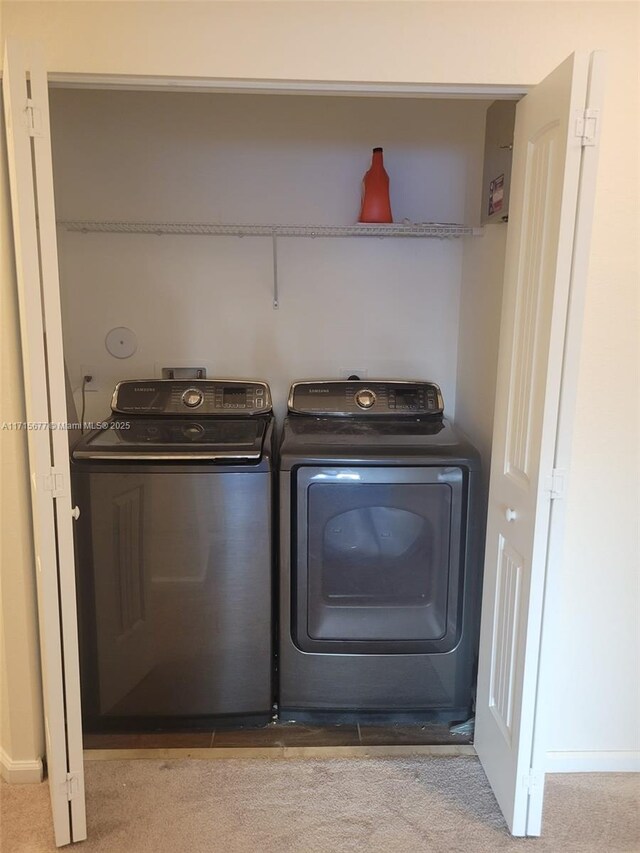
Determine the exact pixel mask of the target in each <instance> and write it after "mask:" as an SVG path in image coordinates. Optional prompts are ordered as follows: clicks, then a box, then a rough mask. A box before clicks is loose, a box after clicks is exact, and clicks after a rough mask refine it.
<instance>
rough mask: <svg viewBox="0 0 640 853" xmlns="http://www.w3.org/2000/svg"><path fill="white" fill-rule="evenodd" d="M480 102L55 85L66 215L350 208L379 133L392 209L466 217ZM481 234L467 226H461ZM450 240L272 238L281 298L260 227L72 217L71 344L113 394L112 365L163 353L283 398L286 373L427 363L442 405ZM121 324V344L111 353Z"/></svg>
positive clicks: (190, 217) (281, 402) (477, 170)
mask: <svg viewBox="0 0 640 853" xmlns="http://www.w3.org/2000/svg"><path fill="white" fill-rule="evenodd" d="M485 111H486V103H484V102H481V101H461V100H460V101H444V100H430V101H427V100H390V99H384V98H366V99H353V98H333V97H298V96H266V95H263V96H253V95H231V94H227V95H219V94H218V95H216V94H205V93H201V94H176V93H149V92H144V93H143V92H135V93H132V92H105V91H97V92H90V91H79V90H62V89H54V90H52V92H51V115H52V137H53V155H54V175H55V183H56V204H57V215H58V218H59V219H62V220H73V219H98V220H114V219H115V220H125V221H131V220H142V221H152V222H153V221H155V222H157V221H160V222H230V223H236V222H241V223H252V222H253V223H259V224H269V223H285V224H286V223H294V224H297V223H306V224H343V223H344V224H349V223H351V222H354V221H356V219H357V216H358V209H359V203H360V185H361V179H362V175H363V173H364V171H366V169H367V168H368V165H369V162H370V157H371V147H372V146H373V145H377V144H380V145H383V146H384V148H385V152H386V155H385V165H386V168H387V170H388V172H389V174H390V176H391V196H392V207H393V210H394V217H395V219H396V221H401V220H402V219H403V218H405V217H407V218H409V219H410V220H412V221H418V222H420V221H445V222H459V221H463V220H465V218H470V217H471V216H472V215H473V218H474V220H475V221H477V220H478V217H479V190H480V180H481V167H482V147H483V134H484V116H485ZM472 239H475V238H466V239H465V241H464V242H466V241H467V240H472ZM462 243H463V241H461V240H455V239H448V240H447V239H444V240H441V239H429V240H406V239H405V240H389V239H385V240H379V239H366V240H363V239H313V240H311V239H300V238H287V239H281V240H280V241H279V246H278V273H279V276H278V277H279V289H280V309H279V310H277V311H274V310H273V309H272V307H271V287H272V257H271V240H270V238H257V239H256V238H242V239H240V238H236V237H228V238H227V237H225V238H220V237H201V236H198V237H193V236H188V237H185V236H163V237H157V236H148V235H111V234H87V235H84V234H78V233H69V232H66V231H65V230H64V229H60V270H61V288H62V294H63V320H64V332H65V353H66V357H67V362H68V366H69V371H70V376H71V381H72V384H73V385H74V387H76V388H77V387H78V386H79V385H80V384H81V376H82V372H81V371H82V366H83V365H84V366H85V369H86V367H87V366H89V367H91V371H92V373H93V374H94V375H97V377H98V381H99V384H100V389H101V390H100V391H99V392H98V393H95V394H93V393H92V394H88V395H87V416H88V417H89V418H98V417H102V416H104V415H105V413H106V412H107V411H108V401H109V397H110V392H111V391H112V389H113V386H114V385H115V383H116V381H118V380H119V379H123V378H142V377H148V376H153V375H157V373H156V368H157V366H160V365H164V366H171V365H184V364H193V365H204V366H206V367H207V368H208V373H209V375H210V376H211V375H218V376H228V377H243V376H244V377H251V376H256V377H261V378H265V379H267V380H268V381H269V382H270V383H271V385H272V388H273V391H274V398H275V400H276V403H277V406H278V409H279V411H283V410H284V408H285V401H286V394H287V391H288V387H289V384H290V383H291V381H292V380H294V379H303V378H311V377H321V376H328V377H338V376H339V375H340V370H341V369H342V368H346V369H354V368H359V367H362V368H365V369H366V370H367V371H368V375H369V377H375V376H379V377H385V378H390V377H394V376H397V377H401V378H402V377H415V378H427V379H433V380H435V381H437V382H439V383H440V384H441V386H442V389H443V394H444V398H445V401H446V403H447V410H448V413H449V414H450V415H452V416H453V414H454V409H455V400H456V394H455V386H456V361H457V345H458V307H459V293H460V281H461V274H462ZM117 325H125V326H129V327H131V328H132V329H133V330H134V331H135V332H136V334H137V336H138V342H139V347H138V351H137V352H136V354H135V356H133V357H132V358H130V359H127V360H120V359H117V358H114V357H112V356H110V355H109V354H108V352H107V351H106V348H105V345H104V338H105V334H106V332H107V331H108V330H109V329H110V328H111V327H112V326H117Z"/></svg>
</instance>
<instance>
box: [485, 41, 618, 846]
mask: <svg viewBox="0 0 640 853" xmlns="http://www.w3.org/2000/svg"><path fill="white" fill-rule="evenodd" d="M601 76H602V56H601V55H600V54H598V53H596V54H593V55H592V56H591V57H589V56H587V55H579V54H574V55H573V56H571V57H569V58H568V59H567V60H566V61H565V62H564V63H563V64H562V65H561V66H560V67H559V68H556V70H555V71H554V72H553V73H552V74H550V75H549V76H548V77H547V78H546V79H545V80H543V81H542V83H540V84H539V85H537V86H536V87H535V88H534V89H533V90H532V91H531V92H530V93H529V94H527V95H526V96H525V97H524V98H523V99H522V100H521V101H520V102H519V103H518V105H517V110H516V125H515V136H514V145H513V170H512V179H511V199H510V211H509V231H508V234H507V251H506V263H505V276H504V296H503V305H502V321H501V331H500V349H499V356H498V381H497V390H496V407H495V420H494V432H493V448H492V460H491V479H490V486H489V512H488V519H487V539H486V551H485V567H484V587H483V600H482V627H481V636H480V661H479V674H478V693H477V701H476V731H475V747H476V751H477V753H478V755H479V757H480V760H481V762H482V764H483V767H484V769H485V772H486V774H487V777H488V779H489V781H490V783H491V786H492V788H493V790H494V793H495V795H496V798H497V800H498V803H499V804H500V808H501V809H502V811H503V813H504V816H505V818H506V820H507V823H508V824H509V828H510V829H511V832H512V833H513V834H514V835H539V834H540V826H541V816H542V798H543V788H544V769H545V758H546V755H545V753H546V748H545V736H544V704H545V674H546V672H547V671H548V667H549V662H550V659H551V657H552V655H545V648H544V636H543V628H544V620H543V615H544V601H545V591H546V590H547V588H548V583H549V578H548V576H547V575H548V573H549V574H551V573H552V572H553V571H554V566H557V556H558V555H559V549H557V548H556V547H554V548H551V547H550V545H551V543H552V539H551V533H552V529H551V525H552V523H553V524H555V525H556V526H557V525H558V523H559V519H558V514H559V512H560V509H559V507H558V505H557V499H558V498H560V497H561V496H562V491H563V486H564V480H565V479H566V476H567V471H566V470H565V469H564V467H563V463H564V460H563V459H561V458H560V456H559V451H560V445H559V443H558V440H559V437H560V435H559V424H561V426H560V429H561V430H564V431H565V432H567V431H569V430H570V421H571V412H569V411H568V410H567V403H568V400H569V399H570V398H571V397H572V394H571V393H570V388H571V386H572V385H573V384H575V380H576V376H575V375H573V374H574V373H575V363H574V360H573V359H572V358H571V357H570V356H571V355H572V353H571V350H573V349H575V347H576V343H577V340H576V337H575V334H573V333H571V335H569V334H568V330H569V326H568V321H570V323H571V328H572V329H574V330H575V327H576V322H577V320H578V318H577V316H576V314H577V313H578V311H579V309H580V306H581V304H582V299H581V293H582V292H583V290H584V278H585V271H586V259H587V257H588V242H589V241H588V236H589V232H590V222H591V212H592V208H593V188H594V185H595V165H596V142H597V134H598V132H599V121H600V98H601V88H602V87H601V79H600V78H601ZM570 310H571V316H570V313H569V312H570ZM578 325H579V323H578ZM563 392H564V393H563ZM554 561H555V562H554ZM556 654H557V652H556Z"/></svg>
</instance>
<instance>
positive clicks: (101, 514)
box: [72, 380, 274, 731]
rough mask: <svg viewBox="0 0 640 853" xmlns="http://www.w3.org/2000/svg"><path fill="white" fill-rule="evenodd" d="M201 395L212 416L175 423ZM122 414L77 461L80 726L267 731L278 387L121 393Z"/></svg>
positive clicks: (198, 385)
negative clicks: (228, 726) (224, 726)
mask: <svg viewBox="0 0 640 853" xmlns="http://www.w3.org/2000/svg"><path fill="white" fill-rule="evenodd" d="M191 388H195V389H196V390H198V391H199V392H200V393H201V394H202V401H203V402H202V404H201V405H202V408H203V409H205V410H206V413H204V414H196V413H195V412H194V413H191V412H188V413H187V414H186V415H185V414H182V413H181V412H180V408H179V406H180V405H185V403H186V401H183V400H182V398H183V397H184V395H185V392H186V391H188V390H189V389H191ZM218 388H220V389H221V390H220V395H219V396H218V397H217V393H218V392H217V389H218ZM224 389H228V390H227V395H226V396H227V399H226V402H225V399H224ZM258 390H260V392H261V393H260V394H257V391H258ZM243 395H244V396H243ZM189 399H190V398H189ZM256 399H261V400H263V401H264V402H261V404H260V406H259V407H258V406H257V405H256ZM243 404H244V405H243ZM220 406H223V407H225V406H229V408H223V410H222V412H221V413H218V411H216V407H220ZM113 407H114V414H113V416H112V417H111V418H110V419H109V420H108V421H107V422H106V425H105V428H104V429H100V430H96V431H94V432H93V433H91V434H90V435H88V436H86V437H85V438H84V439H83V440H82V441H81V442H80V443H79V445H78V446H77V447H76V448H75V450H74V452H73V454H72V480H73V492H74V500H75V502H76V504H77V505H78V506H79V507H80V509H81V513H80V517H79V519H78V522H77V525H76V536H77V582H78V592H79V605H80V606H79V619H80V639H81V667H82V669H81V672H82V693H83V709H84V717H85V727H86V728H87V729H88V730H92V731H107V730H113V729H135V730H141V729H145V728H154V729H156V728H172V727H176V726H178V727H181V726H185V725H188V726H191V727H193V726H196V727H198V726H203V727H210V726H211V724H212V722H213V723H216V724H218V723H219V722H220V721H221V720H224V719H226V718H233V719H234V720H238V719H243V720H244V719H246V720H247V721H258V722H266V721H267V720H268V719H270V716H271V712H272V703H273V698H274V697H273V678H272V668H273V663H272V660H273V643H272V631H273V615H272V578H273V520H272V519H273V507H272V491H273V476H274V475H273V444H274V423H273V417H272V415H271V413H270V407H271V396H270V393H269V389H268V387H267V386H266V385H265V384H264V383H249V382H246V383H243V382H233V383H231V382H227V381H223V382H218V381H216V380H201V381H196V382H194V381H192V380H188V381H187V382H180V381H167V380H164V381H158V380H150V381H148V382H147V381H145V382H136V383H120V385H119V386H118V388H117V389H116V392H115V394H114V398H113ZM187 408H188V404H187ZM258 409H259V412H258V411H257V410H258ZM132 411H133V412H134V414H133V415H132V414H131V412H132ZM145 412H148V413H149V414H144V413H145ZM230 415H232V417H230ZM127 424H128V428H127V426H126V425H127Z"/></svg>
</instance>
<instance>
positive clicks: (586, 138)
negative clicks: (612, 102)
mask: <svg viewBox="0 0 640 853" xmlns="http://www.w3.org/2000/svg"><path fill="white" fill-rule="evenodd" d="M599 133H600V110H596V109H588V110H584V112H583V113H582V115H579V116H578V117H577V119H576V136H577V137H578V139H579V140H580V142H581V144H582V147H583V148H585V147H587V146H589V147H592V146H594V145H596V144H597V142H598V136H599Z"/></svg>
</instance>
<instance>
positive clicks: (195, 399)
mask: <svg viewBox="0 0 640 853" xmlns="http://www.w3.org/2000/svg"><path fill="white" fill-rule="evenodd" d="M203 400H204V395H203V393H202V391H201V390H200V389H199V388H187V390H186V391H185V392H184V394H183V395H182V402H183V403H184V404H185V406H188V408H190V409H197V408H198V406H200V405H202V401H203Z"/></svg>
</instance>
